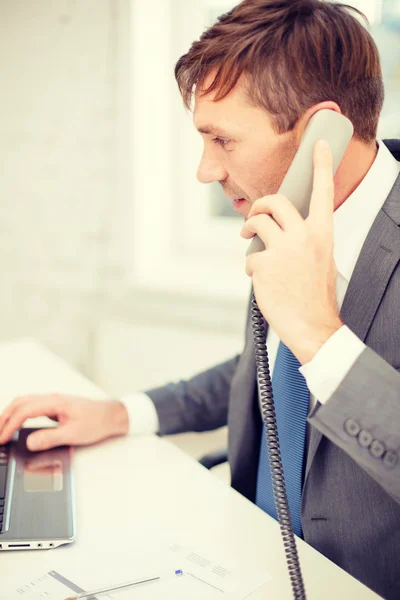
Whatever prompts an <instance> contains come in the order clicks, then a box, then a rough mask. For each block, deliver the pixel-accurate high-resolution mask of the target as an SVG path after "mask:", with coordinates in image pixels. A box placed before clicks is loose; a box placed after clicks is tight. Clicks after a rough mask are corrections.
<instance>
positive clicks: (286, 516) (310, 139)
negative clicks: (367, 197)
mask: <svg viewBox="0 0 400 600" xmlns="http://www.w3.org/2000/svg"><path fill="white" fill-rule="evenodd" d="M352 136H353V125H352V123H351V122H350V121H349V119H347V118H346V117H344V116H343V115H341V114H340V113H337V112H334V111H332V110H326V109H323V110H320V111H319V112H317V113H315V115H313V116H312V117H311V119H310V121H309V123H308V124H307V127H306V129H305V131H304V134H303V137H302V140H301V142H300V146H299V149H298V151H297V153H296V155H295V157H294V159H293V162H292V164H291V166H290V167H289V169H288V172H287V173H286V176H285V178H284V180H283V182H282V185H281V187H280V188H279V193H280V194H283V195H284V196H286V197H287V198H288V199H289V200H290V201H291V202H292V203H293V204H294V205H295V206H296V208H297V209H298V210H299V212H300V214H301V215H302V217H303V218H307V216H308V212H309V206H310V199H311V193H312V186H313V174H314V168H313V152H314V146H315V144H316V142H317V141H318V140H320V139H324V140H326V141H327V142H328V143H329V145H330V147H331V151H332V157H333V173H335V172H336V170H337V168H338V166H339V164H340V162H341V160H342V158H343V155H344V153H345V151H346V149H347V146H348V144H349V142H350V140H351V138H352ZM264 249H265V246H264V244H263V242H262V241H261V240H260V238H259V237H258V236H255V237H254V238H253V240H252V241H251V243H250V245H249V248H248V250H247V256H248V255H249V254H252V253H253V252H259V251H262V250H264ZM251 319H252V325H253V335H254V349H255V357H256V365H257V379H258V389H259V390H260V401H261V407H262V415H263V421H264V426H265V436H266V443H267V448H268V459H269V465H270V469H271V479H272V488H273V493H274V499H275V506H276V512H277V515H278V520H279V525H280V529H281V534H282V538H283V544H284V548H285V553H286V560H287V564H288V570H289V577H290V580H291V584H292V590H293V598H294V599H295V600H306V592H305V589H304V583H303V577H302V573H301V569H300V563H299V557H298V554H297V548H296V541H295V537H294V532H293V527H292V521H291V518H290V511H289V505H288V500H287V494H286V486H285V478H284V473H283V467H282V460H281V452H280V447H279V439H278V430H277V426H276V416H275V406H274V401H273V394H272V384H271V376H270V371H269V360H268V351H267V347H266V327H265V321H264V317H263V316H262V314H261V312H260V309H259V308H258V306H257V301H256V299H255V296H254V292H253V295H252V301H251Z"/></svg>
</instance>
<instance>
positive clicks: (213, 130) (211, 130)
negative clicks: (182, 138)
mask: <svg viewBox="0 0 400 600" xmlns="http://www.w3.org/2000/svg"><path fill="white" fill-rule="evenodd" d="M197 131H198V132H199V133H206V134H213V135H221V136H223V137H230V136H231V135H232V134H230V133H228V132H227V131H224V130H223V129H221V128H220V127H214V126H213V125H203V127H197Z"/></svg>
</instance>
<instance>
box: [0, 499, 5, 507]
mask: <svg viewBox="0 0 400 600" xmlns="http://www.w3.org/2000/svg"><path fill="white" fill-rule="evenodd" d="M0 506H4V500H3V498H2V499H1V500H0Z"/></svg>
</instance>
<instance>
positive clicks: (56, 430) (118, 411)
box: [0, 394, 129, 450]
mask: <svg viewBox="0 0 400 600" xmlns="http://www.w3.org/2000/svg"><path fill="white" fill-rule="evenodd" d="M40 416H46V417H50V419H54V420H55V421H58V423H59V426H58V427H49V428H44V429H41V430H40V431H37V432H35V433H32V434H30V435H29V436H28V438H27V446H28V448H29V449H30V450H48V449H49V448H54V447H55V446H63V445H68V446H71V445H72V446H78V445H88V444H94V443H96V442H100V441H102V440H106V439H107V438H109V437H113V436H119V435H125V434H126V433H127V432H128V427H129V419H128V414H127V412H126V409H125V407H124V405H123V404H122V403H121V402H118V400H106V401H101V400H100V401H98V400H89V399H88V398H79V397H76V396H67V395H62V394H52V395H35V396H23V397H21V398H16V399H15V400H14V401H13V402H12V403H11V404H10V405H9V406H8V407H7V408H6V410H5V411H4V412H3V414H2V415H1V416H0V444H5V443H7V442H8V441H9V440H10V439H11V437H12V435H13V434H14V432H15V431H17V430H18V429H20V428H21V427H22V425H23V423H24V422H25V421H26V419H30V418H33V417H40Z"/></svg>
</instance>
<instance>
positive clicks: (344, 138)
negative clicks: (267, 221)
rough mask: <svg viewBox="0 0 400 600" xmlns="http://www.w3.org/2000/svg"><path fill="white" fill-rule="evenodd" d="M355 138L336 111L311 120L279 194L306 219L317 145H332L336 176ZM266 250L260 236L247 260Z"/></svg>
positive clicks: (326, 112) (350, 128)
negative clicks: (255, 253) (349, 145)
mask: <svg viewBox="0 0 400 600" xmlns="http://www.w3.org/2000/svg"><path fill="white" fill-rule="evenodd" d="M352 136H353V125H352V123H351V121H349V119H348V118H347V117H345V116H343V115H342V114H340V113H337V112H335V111H333V110H327V109H323V110H320V111H318V112H317V113H315V115H313V116H312V117H311V119H310V120H309V122H308V124H307V126H306V128H305V131H304V134H303V137H302V139H301V142H300V146H299V149H298V150H297V153H296V156H295V157H294V159H293V162H292V164H291V165H290V167H289V169H288V172H287V173H286V175H285V178H284V180H283V181H282V184H281V186H280V188H279V192H278V193H279V194H282V195H283V196H286V198H288V200H290V201H291V202H292V204H294V205H295V207H296V208H297V209H298V211H299V212H300V214H301V216H302V217H303V219H306V218H307V217H308V211H309V206H310V199H311V193H312V188H313V174H314V167H313V153H314V146H315V144H316V142H317V141H318V140H320V139H324V140H326V141H327V142H328V143H329V145H330V147H331V151H332V158H333V173H335V172H336V170H337V168H338V166H339V164H340V162H341V160H342V158H343V155H344V153H345V151H346V148H347V146H348V144H349V142H350V140H351V138H352ZM264 249H265V246H264V244H263V243H262V241H261V240H260V238H259V237H258V235H256V236H255V237H254V238H253V239H252V241H251V243H250V245H249V247H248V250H247V253H246V256H248V255H249V254H253V252H259V251H260V250H264Z"/></svg>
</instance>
